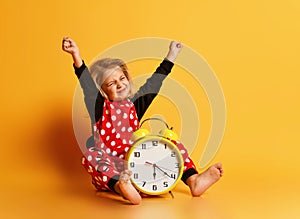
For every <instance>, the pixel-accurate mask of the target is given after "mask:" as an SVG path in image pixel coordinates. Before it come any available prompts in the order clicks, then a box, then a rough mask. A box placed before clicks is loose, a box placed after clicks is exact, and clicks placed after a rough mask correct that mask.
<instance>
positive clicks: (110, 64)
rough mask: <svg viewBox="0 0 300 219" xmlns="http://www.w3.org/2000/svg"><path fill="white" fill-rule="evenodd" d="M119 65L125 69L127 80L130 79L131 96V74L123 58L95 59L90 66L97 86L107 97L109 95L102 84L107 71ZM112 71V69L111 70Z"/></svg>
mask: <svg viewBox="0 0 300 219" xmlns="http://www.w3.org/2000/svg"><path fill="white" fill-rule="evenodd" d="M116 67H119V68H121V70H122V71H123V73H124V75H125V76H126V78H127V80H128V81H129V85H130V92H129V94H130V96H131V95H132V82H131V78H130V74H129V71H128V68H127V65H126V64H125V62H124V61H123V60H121V59H112V58H104V59H100V60H97V61H95V62H94V63H93V64H92V65H91V66H90V68H89V69H90V72H91V76H92V78H93V80H94V82H95V84H96V87H97V88H98V89H99V91H100V93H101V94H102V96H103V97H104V98H106V99H108V98H107V95H106V93H105V92H104V91H103V89H102V85H103V83H104V81H105V77H104V76H105V73H107V72H109V71H111V70H113V69H114V68H116ZM111 72H112V71H111Z"/></svg>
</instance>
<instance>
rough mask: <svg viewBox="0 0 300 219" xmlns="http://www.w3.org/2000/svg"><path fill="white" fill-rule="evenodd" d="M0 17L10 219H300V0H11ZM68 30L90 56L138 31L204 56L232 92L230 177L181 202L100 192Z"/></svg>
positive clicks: (2, 190) (4, 176)
mask: <svg viewBox="0 0 300 219" xmlns="http://www.w3.org/2000/svg"><path fill="white" fill-rule="evenodd" d="M0 14H1V21H0V22H1V26H0V27H1V35H0V37H1V38H0V42H1V49H0V51H1V53H0V54H1V56H0V60H1V74H2V77H1V86H0V89H1V107H0V112H1V139H0V145H1V167H0V168H1V169H0V170H1V178H0V179H1V180H0V185H1V187H0V197H1V203H0V204H1V207H0V217H1V218H71V217H72V218H83V217H89V218H91V217H96V218H102V217H104V216H107V217H108V218H116V217H118V218H121V217H126V218H127V217H129V215H130V216H131V217H133V218H141V217H143V218H155V217H156V218H162V216H164V217H165V218H184V217H191V218H299V216H300V210H299V203H300V198H299V195H300V191H299V184H300V168H299V164H300V161H299V154H298V153H300V149H299V143H300V141H299V130H300V129H299V122H300V121H299V111H300V103H299V91H300V90H299V89H300V80H299V79H300V77H299V72H300V71H299V70H300V68H299V50H300V43H299V39H300V22H299V21H300V3H299V1H296V0H286V1H271V0H260V1H258V0H254V1H247V2H245V1H237V0H228V1H205V0H197V1H196V0H192V1H176V0H174V1H169V0H168V1H158V0H152V1H138V0H135V1H133V0H129V1H99V0H97V1H96V0H91V1H75V0H74V1H58V0H53V1H37V0H28V1H16V0H11V1H8V0H6V1H2V2H1V9H0ZM64 36H70V37H72V38H74V39H75V40H76V41H77V43H78V45H79V46H80V49H81V54H82V56H83V57H84V59H85V60H86V61H87V62H89V61H91V60H92V59H93V58H94V57H95V56H96V55H97V54H98V53H99V52H101V51H103V50H105V49H107V48H109V47H111V46H113V45H115V44H117V43H120V42H123V41H125V40H129V39H134V38H138V37H163V38H169V39H176V40H179V41H181V42H182V43H184V44H186V45H188V46H189V47H191V48H193V49H194V50H196V51H197V52H198V53H200V54H201V55H202V56H203V57H204V58H205V59H206V60H207V61H208V63H209V64H210V65H211V67H212V68H213V70H214V71H215V72H216V74H217V77H218V78H219V81H220V83H221V86H222V89H223V91H224V95H225V98H226V105H227V126H226V133H225V136H224V140H223V142H222V146H221V148H220V150H219V151H218V153H217V155H216V156H215V158H214V160H213V163H214V162H217V161H220V162H222V163H223V165H224V169H225V175H224V177H223V178H222V179H221V181H220V182H219V183H217V184H216V185H215V186H214V187H212V188H211V189H210V190H208V191H207V192H206V193H205V194H204V195H203V197H202V198H191V196H190V195H189V192H188V189H187V188H186V187H185V186H184V185H182V184H180V185H179V186H178V188H177V189H176V190H175V199H174V200H171V198H170V197H168V196H166V197H159V198H146V199H144V200H143V203H142V205H140V206H130V205H126V204H124V203H125V202H122V201H121V199H120V198H118V197H116V196H114V195H111V194H96V195H95V193H94V190H93V188H92V186H91V185H90V179H89V177H88V175H87V174H86V173H85V172H84V170H83V168H82V167H81V165H80V157H81V151H80V149H79V148H78V147H77V146H76V144H77V143H76V140H75V137H74V134H73V129H72V101H73V99H72V98H73V95H74V90H75V87H76V85H77V81H76V78H75V76H74V75H73V69H72V66H71V64H72V61H71V58H70V57H69V55H67V54H65V53H63V52H62V51H61V40H62V37H64ZM155 65H156V64H155ZM153 67H154V66H153V63H151V65H150V64H149V66H145V69H146V71H149V68H150V69H153ZM174 74H176V73H174ZM174 77H175V76H174ZM194 95H196V93H195V94H194ZM206 132H207V131H206ZM199 147H201V145H200V146H199ZM194 159H195V160H197V159H199V156H196V155H194ZM108 215H110V216H108Z"/></svg>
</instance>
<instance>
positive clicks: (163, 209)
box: [0, 153, 300, 219]
mask: <svg viewBox="0 0 300 219" xmlns="http://www.w3.org/2000/svg"><path fill="white" fill-rule="evenodd" d="M77 155H78V156H79V153H78V154H77ZM78 156H75V157H77V158H78ZM54 161H55V160H54ZM56 161H57V160H56ZM31 167H32V168H31V170H29V169H26V170H25V171H20V172H18V173H17V172H14V173H11V174H9V173H8V177H6V183H5V185H4V186H2V187H1V190H0V191H1V205H0V217H1V218H28V219H34V218H45V219H46V218H104V216H106V217H107V218H133V219H135V218H136V219H140V218H144V219H147V218H149V219H150V218H172V219H176V218H180V219H181V218H218V219H223V218H224V219H225V218H226V219H227V218H228V219H235V218H241V219H246V218H299V216H300V208H299V203H300V198H299V194H300V193H299V187H298V185H296V184H293V183H292V182H289V183H288V187H286V186H285V185H283V184H281V183H282V182H283V181H282V180H281V181H276V180H274V181H273V180H270V179H268V180H266V179H264V180H262V179H258V178H257V179H254V180H251V179H250V180H248V179H246V178H240V177H235V176H234V175H233V174H230V171H229V173H227V175H226V174H225V176H224V177H223V178H222V179H221V181H219V182H218V183H217V184H215V185H214V186H213V187H212V188H210V189H209V190H208V191H207V192H206V193H205V194H204V195H203V196H202V197H199V198H193V197H191V195H190V194H189V191H188V188H187V187H186V186H185V185H184V184H183V183H181V182H180V183H179V185H178V186H177V187H176V189H175V190H174V191H173V193H174V196H175V197H174V199H172V197H171V196H170V195H169V194H167V195H163V196H160V197H148V198H144V199H143V201H142V203H141V205H139V206H133V205H130V204H128V202H127V201H125V200H123V199H122V198H120V197H118V196H116V195H114V194H112V193H110V192H98V193H97V192H95V190H94V189H93V187H92V186H91V185H90V179H89V176H88V175H87V174H86V173H85V172H84V169H83V168H82V167H81V166H80V164H79V163H78V164H76V165H69V166H67V167H64V168H62V169H60V170H59V169H56V170H55V169H49V168H43V165H42V166H31ZM20 170H22V169H20ZM15 171H16V170H15ZM69 171H71V172H69ZM2 182H3V181H2ZM286 182H287V181H286Z"/></svg>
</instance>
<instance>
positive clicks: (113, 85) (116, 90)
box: [101, 68, 130, 101]
mask: <svg viewBox="0 0 300 219" xmlns="http://www.w3.org/2000/svg"><path fill="white" fill-rule="evenodd" d="M101 88H102V90H103V91H104V92H105V93H106V95H107V97H108V99H109V100H114V101H119V100H124V99H126V98H128V97H129V94H130V83H129V81H128V79H127V77H126V76H125V74H124V73H123V71H122V69H121V68H116V69H115V70H114V71H113V72H112V73H110V74H109V75H108V76H106V78H105V80H104V82H103V84H102V86H101Z"/></svg>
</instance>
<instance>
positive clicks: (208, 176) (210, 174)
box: [186, 163, 224, 196]
mask: <svg viewBox="0 0 300 219" xmlns="http://www.w3.org/2000/svg"><path fill="white" fill-rule="evenodd" d="M223 172H224V171H223V169H222V164H221V163H217V164H214V165H212V166H211V167H209V168H208V169H207V170H206V171H204V172H203V173H201V174H195V175H192V176H190V177H189V178H188V179H187V181H186V183H187V184H188V186H189V187H190V190H191V193H192V195H193V196H200V195H202V194H203V193H204V192H205V191H206V190H207V189H208V188H209V187H210V186H212V185H213V184H214V183H215V182H217V181H218V180H219V179H220V177H221V176H223Z"/></svg>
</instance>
